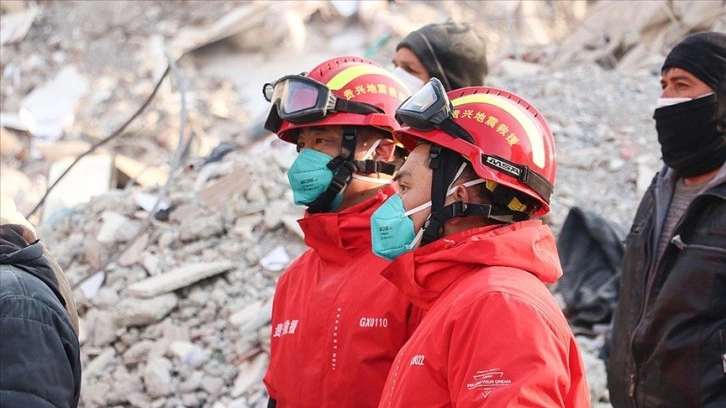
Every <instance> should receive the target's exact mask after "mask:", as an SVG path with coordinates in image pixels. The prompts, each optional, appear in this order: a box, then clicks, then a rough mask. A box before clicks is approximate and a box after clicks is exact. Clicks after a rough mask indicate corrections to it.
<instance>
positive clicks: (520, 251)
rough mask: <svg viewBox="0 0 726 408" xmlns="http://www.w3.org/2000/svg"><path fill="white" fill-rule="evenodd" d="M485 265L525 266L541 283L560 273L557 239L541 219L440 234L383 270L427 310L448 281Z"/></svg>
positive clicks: (447, 284) (549, 282) (383, 273)
mask: <svg viewBox="0 0 726 408" xmlns="http://www.w3.org/2000/svg"><path fill="white" fill-rule="evenodd" d="M489 267H505V268H516V269H520V270H524V271H526V272H529V273H531V274H532V275H534V276H536V277H537V278H538V279H539V280H540V281H542V282H543V283H545V284H551V283H554V282H556V281H557V280H558V279H559V278H560V277H561V276H562V267H561V266H560V261H559V256H558V254H557V246H556V244H555V238H554V236H553V235H552V232H551V231H550V229H549V227H547V226H546V225H544V224H542V222H541V221H539V220H530V221H524V222H518V223H514V224H510V225H505V226H487V227H481V228H476V229H472V230H467V231H463V232H460V233H458V234H454V235H450V236H446V237H443V238H441V239H438V240H436V241H434V242H432V243H430V244H428V245H425V246H423V247H419V248H417V249H416V250H414V251H413V252H408V253H405V254H403V255H401V256H400V257H399V258H398V259H396V260H395V261H393V263H391V264H390V265H389V266H388V267H386V268H385V269H384V270H383V272H381V274H382V275H383V276H384V277H386V278H388V279H389V280H390V281H391V282H393V283H394V284H395V285H396V286H398V288H399V289H401V291H403V292H404V293H405V294H406V296H407V297H408V298H409V299H410V300H411V302H412V303H414V304H415V305H416V306H419V307H421V308H423V309H426V310H428V309H429V308H430V307H431V304H433V302H434V301H435V300H436V299H438V297H439V296H440V295H441V293H442V292H443V291H444V290H445V289H446V287H447V286H449V285H450V284H451V283H452V282H454V281H456V280H458V279H459V278H461V277H462V276H464V275H466V274H468V273H472V272H476V271H479V270H481V269H483V268H489Z"/></svg>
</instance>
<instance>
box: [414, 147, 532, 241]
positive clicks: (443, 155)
mask: <svg viewBox="0 0 726 408" xmlns="http://www.w3.org/2000/svg"><path fill="white" fill-rule="evenodd" d="M430 155H431V161H430V164H429V167H430V168H431V169H433V175H432V180H431V203H432V205H431V214H430V215H429V218H428V219H427V220H426V222H425V223H424V226H423V231H424V232H423V238H422V239H421V245H426V244H428V243H430V242H433V241H436V240H437V239H439V238H441V237H442V236H443V234H444V223H445V222H446V221H447V220H449V219H451V218H454V217H466V216H471V215H476V216H480V217H484V218H488V219H491V220H495V221H498V222H502V223H511V222H515V221H523V220H526V219H527V218H528V217H529V215H528V214H526V213H520V212H516V211H512V210H509V209H508V208H505V207H502V206H500V205H497V204H471V203H465V202H463V201H455V202H453V203H451V204H449V205H444V201H445V200H446V197H448V196H449V195H451V194H453V192H454V188H453V184H454V182H455V181H456V180H457V179H458V178H459V177H460V176H461V174H462V173H463V171H464V169H465V168H466V166H467V162H466V161H465V160H464V159H463V158H462V157H461V156H460V155H459V154H457V153H455V152H453V151H451V150H449V149H446V148H443V147H441V146H438V145H432V146H431V153H430ZM457 164H458V169H457V168H456V167H455V166H456V165H457ZM446 180H451V181H449V182H448V188H446V189H444V186H447V184H446ZM483 182H485V180H484V179H476V180H472V181H468V182H466V183H464V184H462V186H463V187H470V186H473V185H476V184H481V183H483Z"/></svg>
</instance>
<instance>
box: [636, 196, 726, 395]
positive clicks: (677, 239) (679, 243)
mask: <svg viewBox="0 0 726 408" xmlns="http://www.w3.org/2000/svg"><path fill="white" fill-rule="evenodd" d="M652 195H653V206H655V202H656V200H655V190H652ZM705 195H715V194H708V192H705V193H702V194H699V195H698V196H696V197H694V198H693V200H692V201H691V203H690V204H689V205H688V208H686V211H685V212H684V214H683V218H682V219H681V222H680V223H678V224H677V225H676V226H675V228H674V229H673V232H674V233H675V232H678V234H675V235H674V236H673V238H672V239H671V241H670V242H671V243H672V244H673V245H674V246H675V247H676V248H678V250H683V248H685V247H686V244H685V243H684V242H683V240H682V239H681V235H680V232H681V231H680V228H681V226H682V225H684V221H686V220H687V219H688V218H689V213H692V212H693V211H689V210H692V209H693V207H694V205H693V204H694V202H695V201H696V200H698V199H699V198H701V197H704V196H705ZM716 196H717V197H720V196H718V195H716ZM654 229H655V223H653V224H652V225H651V228H650V230H649V231H648V235H650V236H651V238H654V240H655V241H654V242H655V243H657V242H658V237H652V234H653V231H654ZM651 244H653V242H651ZM646 251H648V252H649V253H651V254H652V253H653V248H652V245H648V246H647V247H646ZM667 252H668V248H665V249H664V250H663V256H661V259H660V262H658V261H659V260H657V259H655V255H657V254H652V257H651V258H650V262H648V268H647V269H646V270H647V271H649V272H650V270H651V268H650V267H651V266H652V265H653V264H654V263H655V267H654V268H653V274H652V275H651V274H649V273H648V274H646V278H645V279H646V288H645V299H644V300H643V302H642V303H641V305H640V312H639V314H638V322H637V323H636V324H635V327H634V328H633V332H632V333H631V334H630V350H631V351H632V350H633V345H634V344H635V334H636V333H637V332H638V328H639V327H640V325H641V324H642V323H643V316H644V315H645V308H646V306H647V305H648V302H649V300H650V294H651V292H652V290H653V285H654V283H655V280H656V279H655V278H656V277H657V276H658V270H659V268H658V267H659V266H660V265H662V264H663V262H662V261H663V259H665V256H666V253H667ZM724 369H726V357H724ZM632 370H633V372H632V373H631V374H630V384H629V386H628V396H629V397H630V398H634V397H635V387H636V384H637V372H638V367H637V365H636V364H635V359H634V358H633V361H632Z"/></svg>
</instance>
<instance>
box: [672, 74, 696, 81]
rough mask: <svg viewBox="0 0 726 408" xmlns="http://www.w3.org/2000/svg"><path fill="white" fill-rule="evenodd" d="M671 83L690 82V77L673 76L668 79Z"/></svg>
mask: <svg viewBox="0 0 726 408" xmlns="http://www.w3.org/2000/svg"><path fill="white" fill-rule="evenodd" d="M669 79H670V80H671V81H689V82H690V81H692V79H691V77H689V76H686V75H674V76H672V77H670V78H669Z"/></svg>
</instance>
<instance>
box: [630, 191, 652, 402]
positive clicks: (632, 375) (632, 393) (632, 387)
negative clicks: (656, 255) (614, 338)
mask: <svg viewBox="0 0 726 408" xmlns="http://www.w3.org/2000/svg"><path fill="white" fill-rule="evenodd" d="M651 194H652V196H653V206H654V207H655V190H652V191H651ZM654 229H655V225H654V224H651V225H650V228H649V229H648V230H647V231H643V234H646V233H647V234H648V236H652V235H653V231H654ZM650 244H652V242H650ZM650 244H649V242H648V241H646V245H645V251H647V252H648V253H651V252H652V248H651V246H652V245H650ZM646 259H648V257H647V255H646ZM653 262H655V259H650V261H649V262H648V265H647V266H648V267H647V268H646V270H647V271H650V267H651V265H652V264H653ZM644 279H645V287H646V288H645V289H646V292H645V299H644V300H643V302H641V304H640V312H639V313H638V320H637V323H636V324H635V327H634V328H633V332H632V333H630V350H631V352H632V350H633V345H634V344H635V333H637V332H638V326H640V323H641V322H642V320H643V314H644V313H645V305H646V304H647V302H648V292H649V290H648V288H649V286H650V282H649V274H646V275H645V278H644ZM631 364H632V366H631V373H630V383H629V384H628V397H630V398H634V397H635V384H636V382H637V375H636V373H637V372H638V367H637V366H636V364H635V358H633V359H632V360H631Z"/></svg>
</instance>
